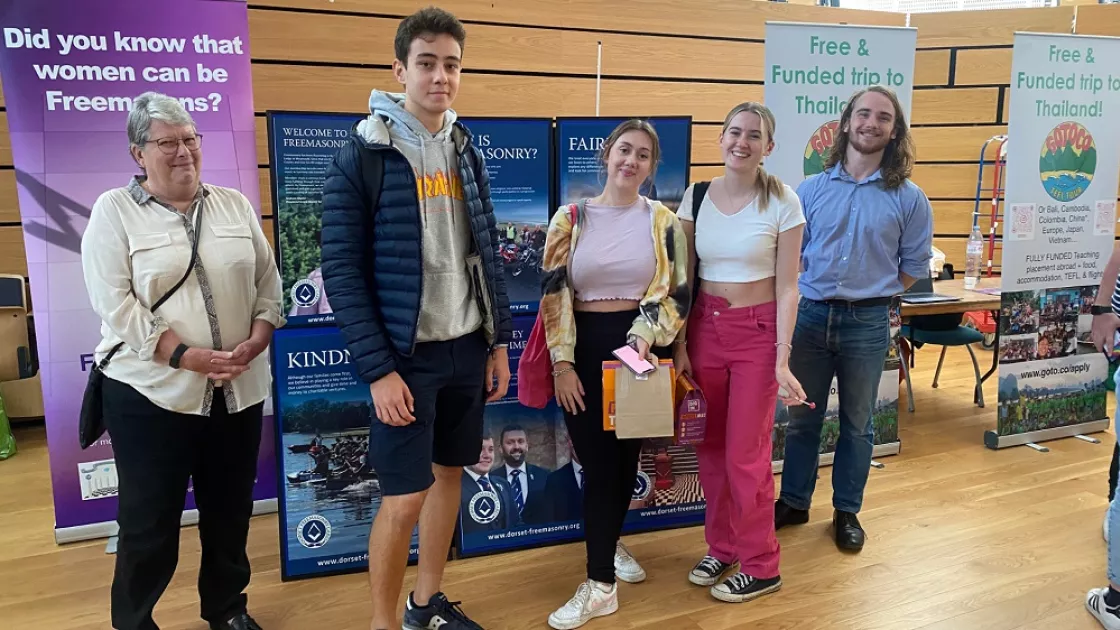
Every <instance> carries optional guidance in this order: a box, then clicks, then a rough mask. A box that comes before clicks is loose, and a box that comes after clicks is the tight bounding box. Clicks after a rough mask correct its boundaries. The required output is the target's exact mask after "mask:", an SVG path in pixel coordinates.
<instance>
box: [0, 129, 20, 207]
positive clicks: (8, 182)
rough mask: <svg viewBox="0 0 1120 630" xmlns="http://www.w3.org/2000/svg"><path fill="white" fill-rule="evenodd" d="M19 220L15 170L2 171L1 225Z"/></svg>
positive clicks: (0, 172) (0, 188)
mask: <svg viewBox="0 0 1120 630" xmlns="http://www.w3.org/2000/svg"><path fill="white" fill-rule="evenodd" d="M4 136H5V137H7V134H4ZM19 220H20V219H19V201H18V194H17V192H16V172H15V169H4V170H0V223H19Z"/></svg>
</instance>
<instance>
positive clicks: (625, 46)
mask: <svg viewBox="0 0 1120 630" xmlns="http://www.w3.org/2000/svg"><path fill="white" fill-rule="evenodd" d="M398 22H399V20H396V19H389V18H375V17H368V18H367V17H357V16H352V15H332V14H324V13H320V14H316V13H291V12H286V11H267V10H260V9H255V10H250V11H249V33H250V36H251V37H252V46H253V48H252V51H253V58H254V59H268V60H280V61H297V62H304V61H314V62H320V63H337V64H366V65H370V64H373V65H390V64H392V62H393V57H394V54H393V37H394V35H395V34H396V30H397V24H398ZM598 41H602V42H603V74H604V75H606V76H636V77H639V76H640V77H675V78H705V79H720V80H731V81H762V80H763V57H764V56H763V44H762V43H759V42H736V41H724V40H711V39H692V38H681V37H673V38H670V37H657V36H647V35H621V34H615V33H591V32H587V31H566V30H559V29H540V28H524V27H513V26H490V25H471V26H470V27H469V28H468V34H467V44H466V47H465V50H464V52H463V67H464V69H466V70H502V71H511V72H543V73H554V74H579V75H585V76H595V68H596V59H597V54H598V49H597V42H598ZM339 42H352V43H353V44H354V45H350V46H340V45H339ZM946 67H948V60H947V59H946Z"/></svg>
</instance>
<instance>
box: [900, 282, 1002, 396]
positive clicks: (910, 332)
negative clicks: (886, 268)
mask: <svg viewBox="0 0 1120 630" xmlns="http://www.w3.org/2000/svg"><path fill="white" fill-rule="evenodd" d="M938 279H939V280H952V279H953V269H952V267H951V266H950V265H945V269H944V270H943V271H942V273H941V274H939V277H938ZM932 287H933V284H932V281H931V279H922V280H919V282H918V283H916V284H915V285H914V286H913V287H911V290H915V289H916V290H918V291H932ZM954 319H955V320H956V322H960V321H962V320H963V314H962V313H953V314H947V315H929V316H918V317H913V318H911V321H910V323H908V324H904V325H903V326H902V328H901V329H900V330H899V336H900V337H902V338H903V339H905V340H906V341H907V342H908V345H909V353H908V354H909V357H908V359H909V365H908V361H907V357H905V356H902V357H901V358H902V361H901V367H902V373H903V376H904V377H905V380H906V396H907V402H908V403H909V404H908V407H909V409H910V412H911V413H913V411H914V392H913V387H912V385H911V383H910V368H911V367H913V362H914V351H915V350H916V349H917V347H916V346H915V344H930V345H934V346H941V355H940V356H939V357H938V358H937V370H936V371H934V373H933V387H934V388H936V387H937V380H938V379H939V378H940V377H941V366H942V364H944V362H945V352H946V351H947V350H948V349H949V346H964V347H965V349H966V350H968V355H969V356H970V357H971V358H972V369H973V372H974V373H975V375H976V396H975V399H976V404H977V406H979V407H983V406H984V388H983V387H982V383H981V381H980V364H979V363H978V362H977V361H976V353H975V352H973V350H972V344H974V343H981V344H982V343H983V342H984V334H983V333H981V332H980V331H978V330H976V329H975V328H972V327H970V326H961V325H959V324H957V325H956V326H950V325H947V324H950V323H953V321H952V320H954ZM923 325H926V326H928V327H923ZM901 354H902V353H900V355H901Z"/></svg>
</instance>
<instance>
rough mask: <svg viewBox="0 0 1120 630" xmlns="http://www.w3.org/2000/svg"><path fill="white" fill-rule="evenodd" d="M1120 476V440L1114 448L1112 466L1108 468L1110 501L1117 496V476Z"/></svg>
mask: <svg viewBox="0 0 1120 630" xmlns="http://www.w3.org/2000/svg"><path fill="white" fill-rule="evenodd" d="M1118 474H1120V440H1118V441H1117V442H1116V445H1115V446H1113V447H1112V464H1111V465H1109V467H1108V500H1109V501H1111V500H1112V497H1113V496H1115V495H1116V483H1117V481H1118V480H1117V479H1116V477H1117V475H1118Z"/></svg>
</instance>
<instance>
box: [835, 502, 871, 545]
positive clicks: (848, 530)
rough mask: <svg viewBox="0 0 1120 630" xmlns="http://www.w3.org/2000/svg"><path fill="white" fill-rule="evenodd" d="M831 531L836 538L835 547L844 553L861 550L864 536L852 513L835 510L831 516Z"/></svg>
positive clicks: (857, 520)
mask: <svg viewBox="0 0 1120 630" xmlns="http://www.w3.org/2000/svg"><path fill="white" fill-rule="evenodd" d="M832 529H833V534H835V536H836V546H837V547H839V548H840V549H843V550H844V551H859V550H861V549H863V542H864V539H865V538H866V535H865V534H864V533H863V527H861V526H860V524H859V519H858V518H856V515H855V514H853V513H852V512H844V511H842V510H836V512H835V513H833V515H832Z"/></svg>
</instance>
